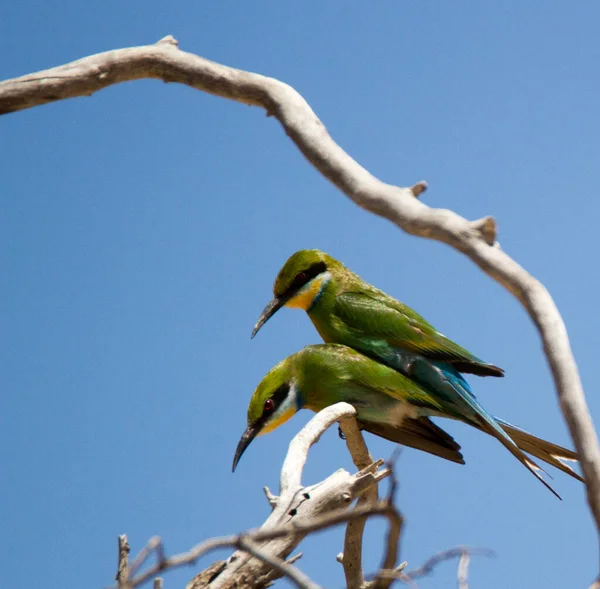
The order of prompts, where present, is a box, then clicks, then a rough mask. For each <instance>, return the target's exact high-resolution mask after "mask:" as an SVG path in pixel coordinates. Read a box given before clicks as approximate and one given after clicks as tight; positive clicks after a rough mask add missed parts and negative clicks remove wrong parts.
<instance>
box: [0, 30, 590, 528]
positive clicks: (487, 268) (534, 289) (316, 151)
mask: <svg viewBox="0 0 600 589" xmlns="http://www.w3.org/2000/svg"><path fill="white" fill-rule="evenodd" d="M142 78H156V79H161V80H164V81H165V82H178V83H182V84H186V85H188V86H191V87H193V88H196V89H198V90H202V91H204V92H209V93H211V94H215V95H218V96H221V97H223V98H229V99H231V100H236V101H238V102H242V103H245V104H249V105H253V106H260V107H262V108H264V109H265V110H266V111H267V113H268V114H269V115H273V116H275V117H276V118H277V119H278V120H279V122H280V123H281V125H282V126H283V128H284V130H285V132H286V133H287V135H288V136H289V137H290V138H291V139H292V140H293V141H294V142H295V143H296V145H297V147H298V148H299V149H300V151H301V152H302V153H303V154H304V156H305V157H306V158H307V159H308V160H309V161H310V162H311V163H312V164H313V165H314V166H315V167H316V168H317V169H318V170H319V171H320V172H321V173H322V174H323V175H324V176H325V177H326V178H327V179H329V180H330V181H331V182H333V183H334V184H335V185H336V186H337V187H338V188H339V189H340V190H342V191H343V192H344V193H345V194H346V195H347V196H348V197H349V198H350V199H352V200H353V201H354V202H355V203H356V204H357V205H359V206H360V207H362V208H364V209H366V210H368V211H370V212H372V213H374V214H376V215H380V216H382V217H385V218H386V219H389V220H390V221H391V222H393V223H395V224H396V225H397V226H398V227H400V228H401V229H403V230H404V231H406V232H407V233H410V234H412V235H417V236H420V237H425V238H429V239H435V240H437V241H440V242H443V243H446V244H448V245H450V246H452V247H453V248H455V249H456V250H458V251H459V252H462V253H463V254H465V255H467V256H468V257H469V258H470V259H471V260H472V261H473V262H475V263H476V264H477V265H478V266H479V267H480V268H481V269H482V270H483V271H484V272H485V273H486V274H488V275H489V276H490V277H492V278H493V279H494V280H496V281H497V282H498V283H499V284H501V285H502V286H504V287H505V288H506V289H507V290H508V291H509V292H511V293H512V294H513V295H514V296H515V297H517V299H518V300H519V301H520V302H521V304H522V305H523V306H524V307H525V309H526V311H527V312H528V313H529V316H530V317H531V319H532V320H533V322H534V323H535V325H536V327H537V329H538V331H539V333H540V336H541V340H542V344H543V347H544V351H545V354H546V357H547V359H548V363H549V365H550V369H551V371H552V376H553V378H554V382H555V385H556V390H557V394H558V398H559V402H560V406H561V409H562V412H563V415H564V417H565V419H566V422H567V425H568V427H569V431H570V433H571V436H572V438H573V441H574V443H575V447H576V449H577V452H578V454H579V456H580V460H581V465H582V468H583V472H584V476H585V479H586V481H587V498H588V503H589V506H590V508H591V511H592V514H593V516H594V519H595V522H596V527H597V529H598V530H599V531H600V448H599V446H598V438H597V435H596V431H595V429H594V425H593V422H592V419H591V417H590V414H589V411H588V408H587V404H586V401H585V396H584V393H583V388H582V385H581V380H580V377H579V373H578V370H577V366H576V363H575V360H574V358H573V354H572V352H571V348H570V344H569V339H568V336H567V331H566V328H565V325H564V322H563V320H562V318H561V316H560V314H559V312H558V309H557V308H556V305H555V304H554V301H553V300H552V297H551V296H550V295H549V293H548V291H547V290H546V289H545V287H544V286H543V285H542V284H541V283H540V282H539V281H537V280H536V279H535V278H534V277H533V276H531V275H530V274H529V273H528V272H527V271H526V270H524V269H523V268H522V267H521V266H519V264H517V263H516V262H515V261H514V260H512V259H511V258H510V257H509V256H508V255H506V254H505V253H504V252H503V251H502V250H501V249H500V248H499V247H498V245H497V243H496V242H495V236H496V224H495V221H494V220H493V219H492V218H491V217H486V218H484V219H480V220H477V221H468V220H466V219H464V218H462V217H460V216H459V215H457V214H456V213H453V212H452V211H449V210H445V209H433V208H430V207H427V206H426V205H424V204H422V203H421V202H419V201H418V200H417V199H416V198H415V197H416V196H418V195H419V194H421V192H423V190H424V188H425V186H426V184H425V183H422V182H420V183H417V184H415V185H414V186H413V187H411V188H400V187H397V186H393V185H389V184H385V183H383V182H381V181H380V180H378V179H377V178H375V177H374V176H372V175H371V174H370V173H369V172H368V171H367V170H365V169H364V168H363V167H362V166H360V165H359V164H358V163H357V162H356V161H355V160H353V159H352V158H351V157H350V156H349V155H348V154H347V153H346V152H345V151H344V150H343V149H342V148H341V147H340V146H339V145H337V144H336V143H335V142H334V141H333V139H332V138H331V137H330V136H329V134H328V133H327V130H326V128H325V127H324V125H323V124H322V123H321V121H320V120H319V119H318V118H317V117H316V115H315V114H314V113H313V111H312V110H311V108H310V107H309V105H308V104H307V103H306V101H305V100H304V99H303V98H302V96H300V94H298V93H297V92H296V91H295V90H294V89H293V88H291V87H290V86H288V85H287V84H284V83H283V82H280V81H278V80H275V79H273V78H268V77H265V76H261V75H258V74H254V73H250V72H244V71H241V70H237V69H234V68H230V67H227V66H224V65H220V64H217V63H214V62H212V61H208V60H206V59H203V58H201V57H199V56H197V55H193V54H190V53H185V52H183V51H180V50H179V49H178V48H177V42H176V41H175V40H174V39H173V38H172V37H165V38H164V39H162V40H161V41H159V42H158V43H156V44H154V45H147V46H141V47H132V48H128V49H117V50H114V51H108V52H106V53H99V54H97V55H92V56H90V57H86V58H83V59H80V60H78V61H74V62H72V63H69V64H66V65H63V66H59V67H56V68H52V69H49V70H45V71H42V72H38V73H34V74H29V75H26V76H23V77H20V78H15V79H12V80H7V81H5V82H2V83H0V114H5V113H9V112H14V111H17V110H22V109H25V108H31V107H33V106H37V105H41V104H45V103H48V102H52V101H55V100H61V99H65V98H72V97H76V96H90V95H91V94H93V93H94V92H97V91H98V90H101V89H103V88H106V87H107V86H111V85H113V84H117V83H120V82H125V81H130V80H136V79H142ZM290 475H291V476H292V478H293V473H290ZM346 485H348V486H351V485H350V482H349V480H346ZM275 511H277V508H276V509H275ZM278 513H279V512H278Z"/></svg>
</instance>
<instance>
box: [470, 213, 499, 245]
mask: <svg viewBox="0 0 600 589" xmlns="http://www.w3.org/2000/svg"><path fill="white" fill-rule="evenodd" d="M470 225H471V227H472V228H473V229H475V231H477V233H479V235H480V236H481V237H482V238H483V240H484V241H485V242H486V243H487V244H488V245H494V243H495V242H496V233H497V231H498V226H497V224H496V220H495V219H494V217H483V219H477V221H471V223H470Z"/></svg>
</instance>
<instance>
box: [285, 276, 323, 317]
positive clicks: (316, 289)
mask: <svg viewBox="0 0 600 589" xmlns="http://www.w3.org/2000/svg"><path fill="white" fill-rule="evenodd" d="M323 280H325V277H324V276H323V277H321V278H319V279H316V278H315V279H314V280H313V281H312V282H311V283H310V286H309V287H308V288H304V289H302V290H301V291H300V292H299V293H298V294H297V295H296V296H295V297H294V298H291V299H290V300H289V301H288V302H287V303H286V304H285V306H286V307H292V308H294V309H303V310H304V311H307V310H308V309H309V307H310V306H311V305H312V304H313V301H314V300H315V297H316V296H317V295H318V294H319V293H320V292H321V286H322V285H323Z"/></svg>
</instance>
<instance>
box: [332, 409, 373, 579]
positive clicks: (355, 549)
mask: <svg viewBox="0 0 600 589" xmlns="http://www.w3.org/2000/svg"><path fill="white" fill-rule="evenodd" d="M340 428H341V430H342V432H343V434H344V439H345V440H346V445H347V446H348V451H349V452H350V455H351V456H352V461H353V462H354V466H356V468H358V469H360V470H362V469H364V468H367V467H368V466H369V465H370V464H372V463H373V458H372V457H371V454H370V453H369V450H368V448H367V445H366V444H365V441H364V439H363V437H362V434H361V432H360V429H359V428H358V424H357V423H356V420H355V419H353V418H344V419H341V420H340ZM378 498H379V497H378V492H377V485H372V486H371V487H369V488H368V489H367V490H366V491H365V492H364V493H363V494H362V495H361V496H360V497H359V498H358V502H357V506H359V507H362V506H364V505H373V504H375V503H376V502H377V500H378ZM366 523H367V518H366V517H364V518H360V519H355V520H352V521H350V522H348V525H347V526H346V534H345V536H344V552H343V554H342V555H341V558H340V557H338V560H339V562H341V563H342V566H343V567H344V575H345V577H346V587H347V589H360V587H362V586H363V584H364V582H365V579H364V575H363V569H362V538H363V532H364V529H365V524H366Z"/></svg>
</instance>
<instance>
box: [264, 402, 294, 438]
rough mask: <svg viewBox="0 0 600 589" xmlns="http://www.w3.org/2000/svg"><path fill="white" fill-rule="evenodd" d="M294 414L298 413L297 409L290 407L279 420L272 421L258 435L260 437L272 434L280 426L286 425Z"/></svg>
mask: <svg viewBox="0 0 600 589" xmlns="http://www.w3.org/2000/svg"><path fill="white" fill-rule="evenodd" d="M294 413H296V409H295V407H290V408H289V409H288V410H287V411H284V412H283V413H282V414H281V415H280V416H279V417H278V418H277V419H273V420H271V421H270V422H269V423H267V425H265V427H263V428H262V429H261V430H260V432H259V433H258V435H259V436H262V435H263V434H268V433H269V432H272V431H273V430H274V429H277V428H278V427H279V426H280V425H282V424H284V423H285V422H286V421H287V420H288V419H290V418H291V417H292V416H293V415H294Z"/></svg>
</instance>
